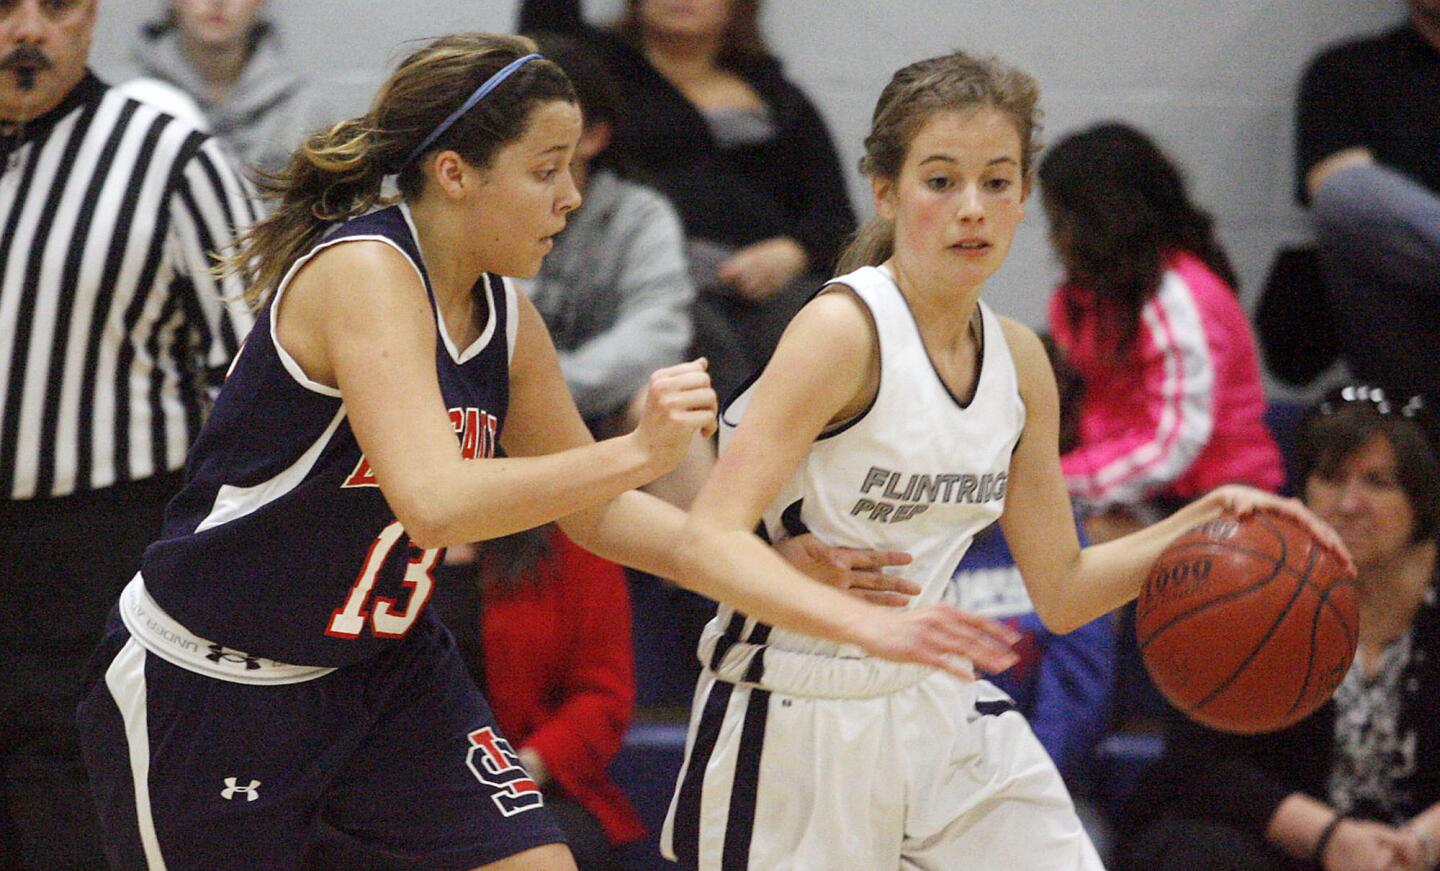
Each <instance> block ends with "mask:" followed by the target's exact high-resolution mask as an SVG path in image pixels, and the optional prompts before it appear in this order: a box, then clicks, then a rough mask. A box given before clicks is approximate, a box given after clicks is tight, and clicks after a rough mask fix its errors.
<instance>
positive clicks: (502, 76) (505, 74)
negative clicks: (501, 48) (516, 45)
mask: <svg viewBox="0 0 1440 871" xmlns="http://www.w3.org/2000/svg"><path fill="white" fill-rule="evenodd" d="M537 57H540V55H538V54H527V55H525V56H524V57H519V58H516V59H515V60H512V61H511V62H510V63H508V64H506V65H505V66H504V67H503V68H502V69H501V70H500V71H499V72H497V73H496V74H495V75H493V76H491V77H490V78H488V79H486V80H485V84H483V85H481V86H480V87H478V88H476V89H475V93H473V94H471V95H470V99H468V100H466V101H465V102H464V103H463V104H462V105H461V106H460V108H458V109H456V110H455V111H454V112H451V113H450V117H449V118H446V119H445V120H444V121H441V122H440V126H439V127H436V128H435V129H434V130H432V131H430V135H429V136H426V137H425V139H424V141H422V142H421V143H420V144H419V145H417V146H415V150H414V151H412V152H410V153H409V154H408V155H406V157H405V162H404V163H402V164H400V168H401V169H402V170H403V169H405V168H406V167H408V166H409V165H410V164H412V163H414V162H415V159H416V158H417V157H419V156H420V155H422V154H424V153H425V150H426V149H427V148H429V147H430V146H431V145H434V144H435V140H437V139H439V138H440V137H441V135H443V134H444V133H445V131H446V130H449V129H450V127H451V125H453V124H454V123H455V122H456V121H459V120H460V117H461V116H462V115H464V114H465V113H466V112H469V111H470V110H471V109H473V108H475V104H476V103H479V102H480V101H481V100H483V99H485V95H486V94H488V93H490V92H491V91H493V90H495V89H496V88H498V87H500V83H501V82H503V81H505V80H506V79H508V78H510V74H511V73H513V72H515V71H516V70H518V69H520V68H521V67H522V66H524V65H525V64H526V63H528V62H530V61H532V60H534V59H535V58H537Z"/></svg>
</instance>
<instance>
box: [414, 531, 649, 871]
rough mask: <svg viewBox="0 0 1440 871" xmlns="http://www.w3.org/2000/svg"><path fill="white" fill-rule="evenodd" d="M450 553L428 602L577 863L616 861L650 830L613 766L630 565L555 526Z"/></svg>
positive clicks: (627, 669) (621, 706)
mask: <svg viewBox="0 0 1440 871" xmlns="http://www.w3.org/2000/svg"><path fill="white" fill-rule="evenodd" d="M451 551H452V553H451V554H450V555H449V556H448V557H447V560H446V565H444V566H443V567H442V568H441V572H442V573H443V574H446V575H450V576H451V577H448V578H442V579H441V582H440V583H438V584H436V587H435V594H434V596H435V598H434V600H433V602H432V606H431V607H433V608H435V609H437V613H439V614H441V616H442V619H444V621H445V623H446V625H448V626H450V627H451V628H452V629H453V630H454V631H455V635H456V639H457V643H458V644H459V645H460V647H461V649H462V651H463V653H464V654H465V659H466V662H467V664H468V665H469V667H470V675H471V677H472V678H473V679H474V681H475V683H476V684H477V685H478V686H479V687H480V689H481V691H482V692H483V693H484V694H485V697H486V698H487V699H488V700H489V701H490V707H491V709H492V710H494V712H495V719H496V721H497V722H498V723H499V724H500V729H501V731H502V732H504V733H505V735H506V736H507V737H508V738H509V740H510V742H511V744H512V745H513V746H514V747H515V751H516V753H517V754H518V755H519V756H520V761H521V762H522V763H523V764H524V765H525V769H526V771H528V772H529V773H530V776H531V777H532V778H533V779H534V780H535V781H536V783H538V784H540V787H541V788H542V789H543V790H544V792H545V804H546V806H547V807H548V808H549V809H550V812H551V813H552V814H553V815H554V817H555V821H556V822H557V823H559V825H560V828H561V830H562V831H563V832H564V833H565V838H566V840H567V841H568V843H569V844H570V850H571V852H572V853H574V855H575V862H576V864H577V865H578V866H579V869H580V871H611V869H614V868H615V867H617V863H618V862H619V857H620V855H621V854H620V849H619V848H620V847H621V846H622V845H624V844H628V843H630V842H633V841H637V840H639V839H640V838H642V837H644V835H645V828H644V825H643V824H642V823H641V822H640V816H639V814H638V813H637V812H636V811H635V808H634V807H633V806H632V805H631V804H630V801H629V799H627V798H626V797H625V794H624V793H622V792H621V791H620V788H619V787H618V786H616V785H615V783H614V782H613V781H612V780H611V779H610V775H609V774H608V773H607V772H606V768H607V766H609V764H610V760H612V759H613V758H614V757H615V754H616V753H618V752H619V751H620V742H621V740H622V739H623V738H624V736H625V730H626V729H627V728H629V726H630V717H631V715H632V713H633V709H634V705H635V662H634V653H633V651H632V650H631V646H630V599H629V594H628V593H627V592H626V588H625V576H624V572H623V570H622V569H621V568H620V566H618V565H616V564H614V563H612V562H609V561H607V560H603V559H601V558H600V557H597V556H595V555H593V554H591V553H589V552H588V551H585V550H583V549H582V548H580V547H579V546H578V545H576V544H575V543H574V542H572V541H570V540H569V539H568V538H566V537H565V534H564V533H562V532H561V531H560V529H559V527H557V526H555V525H554V524H550V525H548V526H545V527H541V528H539V529H532V530H527V531H525V532H520V533H516V534H514V535H511V536H507V537H505V538H500V539H494V540H492V541H487V542H484V543H482V544H479V545H475V546H473V547H470V548H452V549H451ZM477 591H478V595H477ZM476 629H478V630H479V631H478V632H476Z"/></svg>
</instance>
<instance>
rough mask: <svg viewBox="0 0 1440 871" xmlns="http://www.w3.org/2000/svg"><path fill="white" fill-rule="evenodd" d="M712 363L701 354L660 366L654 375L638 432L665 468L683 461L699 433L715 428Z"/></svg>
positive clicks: (646, 448) (707, 433)
mask: <svg viewBox="0 0 1440 871" xmlns="http://www.w3.org/2000/svg"><path fill="white" fill-rule="evenodd" d="M708 366H709V364H708V362H707V361H706V360H705V358H704V357H701V358H699V359H698V360H691V361H690V362H688V363H680V364H678V365H675V366H668V367H666V368H664V369H658V370H656V371H655V372H654V373H653V374H652V375H651V376H650V386H649V389H648V390H646V392H645V407H644V409H643V410H642V411H641V413H640V423H639V424H637V425H636V427H635V433H634V435H635V438H636V440H637V441H638V442H639V444H640V446H641V448H642V450H644V451H645V452H646V454H647V455H648V456H649V457H651V459H652V460H653V461H654V462H655V464H656V466H657V467H659V468H660V469H662V470H663V472H668V471H670V470H671V469H673V468H675V467H676V466H677V465H679V463H680V460H681V459H683V458H684V456H685V452H686V451H687V450H689V448H690V441H691V439H693V438H694V437H695V433H697V432H698V433H700V434H701V435H703V436H704V437H705V438H709V437H710V436H711V435H712V434H714V432H715V425H716V424H715V409H716V401H715V391H714V390H713V389H711V387H710V375H709V373H708V372H706V371H705V370H706V369H707V368H708ZM663 472H662V473H663Z"/></svg>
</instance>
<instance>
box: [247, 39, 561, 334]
mask: <svg viewBox="0 0 1440 871" xmlns="http://www.w3.org/2000/svg"><path fill="white" fill-rule="evenodd" d="M534 49H535V44H534V43H533V42H531V41H530V40H528V39H525V38H523V37H518V36H497V35H494V34H488V33H457V34H453V35H451V36H444V37H441V38H439V39H436V40H434V41H433V42H431V43H429V44H428V45H426V46H424V47H423V48H421V49H419V50H417V51H415V52H414V53H412V54H411V55H410V56H409V57H407V58H405V60H404V61H402V62H401V63H400V66H399V67H397V68H396V70H395V72H394V73H392V74H391V75H390V78H389V79H387V80H386V82H385V84H384V85H382V86H381V87H380V92H379V93H378V94H376V95H375V100H374V102H373V103H372V104H371V106H370V111H369V112H367V113H366V114H364V115H362V116H360V117H358V118H351V119H349V120H348V121H341V122H340V123H339V124H336V125H335V126H333V127H331V128H329V129H328V130H322V131H319V132H317V133H314V134H312V135H311V136H309V137H308V138H307V139H306V140H305V142H304V144H302V145H301V146H300V148H299V150H297V151H296V152H295V153H294V154H292V155H291V157H290V163H289V165H287V166H286V167H285V168H284V169H283V170H281V171H279V172H277V173H266V174H263V175H261V176H260V179H259V184H260V187H261V191H262V197H263V198H264V199H266V200H268V201H270V202H271V203H272V204H273V206H272V210H271V211H270V213H269V215H268V216H267V217H266V218H264V219H263V220H261V221H260V222H258V223H256V224H255V225H253V226H252V227H251V228H250V229H249V230H248V231H247V232H246V233H245V234H244V235H243V236H241V237H240V239H239V241H238V242H237V243H236V248H235V250H234V252H233V253H231V254H229V255H227V256H226V257H225V258H223V260H222V261H221V266H220V269H221V270H222V271H224V272H226V273H231V274H235V275H239V276H240V277H241V278H242V279H243V280H244V281H245V284H246V291H245V301H246V303H248V304H249V305H250V307H251V308H252V309H254V310H258V309H260V308H261V307H262V306H264V304H265V302H266V301H267V300H268V299H269V298H270V296H271V295H272V294H273V293H274V292H275V289H276V288H277V287H278V286H279V284H280V282H281V280H282V279H283V277H284V275H285V273H286V272H287V271H288V270H289V269H290V266H291V265H292V264H293V263H294V262H295V260H297V259H298V258H299V257H301V256H302V255H304V254H305V253H306V252H307V251H309V250H310V248H311V247H312V246H313V245H314V244H315V243H316V242H317V241H319V239H320V237H321V236H322V235H323V234H324V232H325V228H326V226H327V225H329V224H331V223H333V222H336V221H344V220H346V219H348V218H352V217H355V216H356V215H361V214H364V213H365V212H367V211H369V210H370V209H372V208H374V207H375V206H376V205H377V204H383V203H382V197H381V193H380V192H381V183H382V182H383V181H384V179H385V177H386V176H389V175H395V176H396V185H397V187H398V188H399V190H400V194H401V196H402V197H404V198H406V199H413V198H414V197H416V196H418V195H419V193H420V191H421V189H422V188H423V186H424V183H425V176H424V172H423V170H422V167H423V165H424V162H425V156H426V155H430V154H434V153H435V152H438V151H442V150H446V149H450V150H454V151H455V152H457V153H458V154H459V155H460V156H461V157H462V158H463V159H464V160H465V162H467V163H469V164H470V165H471V166H474V167H476V168H479V169H484V168H486V167H487V166H489V165H490V161H491V159H492V158H493V157H494V156H495V152H496V151H498V150H499V149H500V148H501V146H504V145H505V144H507V143H509V142H513V141H515V140H516V139H519V138H520V137H521V136H523V135H524V134H525V128H526V124H527V119H528V118H529V115H530V112H531V110H532V109H533V108H534V107H535V106H536V105H538V104H541V103H546V102H550V101H552V100H565V101H568V102H572V103H573V102H574V101H575V92H574V90H573V89H572V88H571V87H570V81H569V80H568V79H566V78H565V74H564V73H563V72H561V70H560V68H559V67H557V66H556V65H554V64H553V63H550V62H549V61H546V60H544V59H536V60H532V61H530V62H529V63H527V64H525V65H524V66H522V67H520V68H519V69H518V70H516V71H515V72H514V74H513V75H511V76H510V78H509V79H506V80H505V82H504V83H503V84H502V85H501V86H500V87H497V88H496V89H495V90H494V91H493V92H492V93H490V94H488V95H486V97H485V99H484V100H482V101H481V102H480V103H479V105H477V106H475V108H473V109H471V110H470V111H469V112H466V113H465V114H464V115H463V116H462V117H461V118H459V119H458V120H457V121H456V122H455V123H454V125H452V126H451V127H450V128H449V129H448V130H446V131H445V133H444V134H443V135H441V136H440V137H439V138H438V139H437V140H435V142H434V143H432V144H431V146H430V147H429V148H427V149H426V152H425V154H423V155H419V156H417V158H416V159H413V160H411V159H410V153H411V151H413V150H414V149H415V148H417V147H418V146H419V145H420V143H421V142H422V141H424V139H425V137H426V136H428V135H429V134H430V132H431V131H432V130H434V129H435V128H436V127H437V126H439V124H440V123H441V122H442V121H444V120H445V119H446V118H447V117H448V116H449V115H450V114H451V113H452V112H454V111H455V110H456V109H457V108H459V107H460V105H461V103H462V102H463V101H464V100H465V98H466V97H467V96H468V95H470V94H471V93H473V92H474V91H475V90H476V89H477V88H479V87H480V85H481V84H482V83H484V82H485V81H486V80H488V79H489V78H490V77H491V76H492V75H494V74H495V73H496V72H498V71H499V70H500V69H501V68H502V67H504V66H505V65H506V64H508V63H510V62H511V61H514V60H516V59H517V58H519V57H521V56H522V55H526V54H529V53H530V52H532V51H534Z"/></svg>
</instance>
